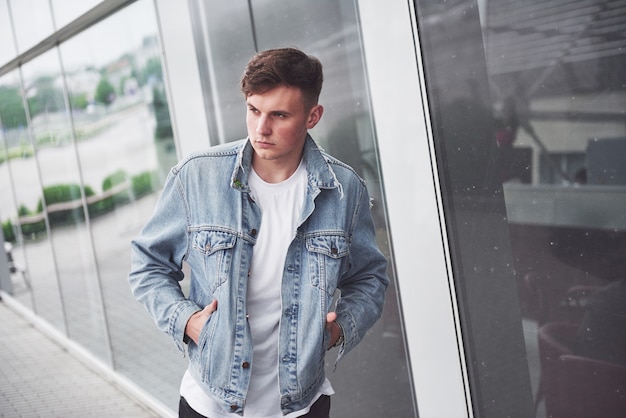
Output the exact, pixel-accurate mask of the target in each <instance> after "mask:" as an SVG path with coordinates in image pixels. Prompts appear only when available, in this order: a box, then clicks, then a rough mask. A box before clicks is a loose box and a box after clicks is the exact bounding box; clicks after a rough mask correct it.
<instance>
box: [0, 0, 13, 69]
mask: <svg viewBox="0 0 626 418" xmlns="http://www.w3.org/2000/svg"><path fill="white" fill-rule="evenodd" d="M0 39H2V43H1V44H0V66H1V65H3V64H4V63H6V62H7V61H9V60H11V59H12V58H13V57H14V56H15V39H14V38H13V30H12V27H11V20H10V16H9V4H8V0H0Z"/></svg>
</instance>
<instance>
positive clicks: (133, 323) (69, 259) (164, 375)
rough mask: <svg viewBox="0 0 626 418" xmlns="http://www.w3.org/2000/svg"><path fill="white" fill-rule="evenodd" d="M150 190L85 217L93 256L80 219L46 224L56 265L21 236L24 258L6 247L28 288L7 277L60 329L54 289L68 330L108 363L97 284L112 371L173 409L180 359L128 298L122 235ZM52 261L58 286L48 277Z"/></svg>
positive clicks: (151, 200)
mask: <svg viewBox="0 0 626 418" xmlns="http://www.w3.org/2000/svg"><path fill="white" fill-rule="evenodd" d="M156 197H157V194H153V195H150V196H146V197H144V198H142V199H140V200H138V201H136V202H134V203H132V204H129V205H125V206H121V207H118V208H116V210H115V211H114V212H112V213H109V214H107V215H104V216H102V217H100V218H97V219H95V220H93V221H92V222H91V228H92V239H93V244H94V246H95V252H96V258H97V263H94V262H93V261H91V260H93V256H92V254H91V251H90V248H91V243H90V241H89V236H88V234H87V232H88V231H87V228H86V224H78V225H74V226H70V227H63V228H54V229H53V230H52V236H51V242H52V245H53V247H52V248H53V252H54V256H55V260H56V265H55V264H54V263H53V258H52V252H51V248H50V242H49V241H40V242H29V243H27V244H26V245H25V250H26V258H27V259H26V260H23V259H22V258H21V255H22V254H23V252H22V251H21V248H16V249H15V250H14V252H15V255H16V261H19V262H20V264H22V265H24V264H26V265H28V273H29V276H30V278H31V282H32V287H33V295H30V294H28V293H27V292H25V289H24V287H23V286H22V285H21V284H20V281H21V278H20V277H18V276H16V275H14V276H13V278H14V281H15V287H16V288H18V289H20V288H21V289H22V292H21V293H19V294H16V295H15V297H16V298H17V299H18V300H19V301H20V302H22V303H23V304H25V305H27V306H30V305H31V303H30V300H31V296H32V298H33V299H34V301H35V304H36V312H37V314H38V315H39V316H41V317H42V318H44V319H46V320H47V321H48V322H50V323H51V324H53V325H54V326H55V328H58V329H59V330H63V329H64V325H63V312H62V305H61V296H62V300H63V301H64V303H63V307H64V310H65V315H66V318H67V328H68V334H69V337H70V338H71V339H72V340H74V341H76V342H78V343H79V344H81V345H82V346H84V347H85V348H87V349H88V350H89V351H90V352H92V353H93V354H95V355H96V357H98V358H99V359H100V360H102V361H104V362H105V363H108V362H109V355H108V353H107V350H106V347H107V341H106V337H105V328H104V325H105V322H104V317H103V313H102V309H101V308H100V306H101V304H100V298H99V297H98V294H99V291H100V290H99V288H101V289H102V295H103V298H104V305H105V307H106V321H107V323H108V327H109V330H110V339H111V346H112V350H113V353H114V354H113V356H114V364H115V370H116V371H117V372H119V373H121V374H122V375H124V376H125V377H127V378H129V379H130V380H131V381H133V382H135V383H136V384H137V385H139V386H140V387H142V388H143V389H144V390H146V391H147V392H149V393H150V394H151V395H152V396H154V397H155V398H156V399H158V400H159V401H160V402H162V403H164V404H165V405H166V406H168V407H169V408H171V409H172V410H176V408H177V404H178V385H179V383H180V378H181V377H182V374H183V372H184V369H185V367H186V360H185V359H183V358H182V356H181V355H180V353H179V352H178V351H177V350H176V349H175V347H174V345H173V343H171V341H170V339H169V337H167V336H165V335H164V334H161V333H160V332H159V331H158V330H157V328H156V326H155V325H154V324H153V323H152V321H151V319H150V318H149V317H148V315H147V314H146V312H145V310H144V309H143V307H142V306H141V305H140V304H139V303H137V302H135V300H134V299H133V298H132V295H131V293H130V288H129V286H128V282H127V275H128V271H129V263H130V245H129V244H130V240H131V238H133V237H134V236H135V235H136V234H137V233H138V232H139V230H140V229H141V227H142V226H143V223H144V222H145V221H146V217H147V216H148V215H149V214H150V213H151V212H152V208H153V206H154V204H155V199H156ZM147 214H148V215H147ZM24 261H26V263H24ZM96 266H97V270H96ZM55 268H56V270H57V271H58V274H59V277H60V283H59V284H60V289H61V290H60V291H59V286H58V284H57V282H56V280H54V278H53V277H54V269H55ZM96 271H97V272H98V273H99V276H100V286H99V285H98V283H97V280H96V277H97V274H98V273H96Z"/></svg>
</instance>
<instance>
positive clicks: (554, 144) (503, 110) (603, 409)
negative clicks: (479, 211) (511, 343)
mask: <svg viewBox="0 0 626 418" xmlns="http://www.w3.org/2000/svg"><path fill="white" fill-rule="evenodd" d="M487 6H488V7H487V8H486V16H485V19H484V24H483V34H484V37H485V45H486V58H487V69H488V75H489V82H490V86H491V91H492V92H493V95H492V103H493V108H494V109H496V113H495V114H496V117H497V119H496V120H497V121H498V122H500V125H499V127H500V131H499V132H503V131H505V132H506V135H505V136H506V138H507V141H506V142H504V143H502V144H500V148H499V150H501V151H502V154H503V155H504V154H506V155H507V156H508V158H509V159H510V160H509V161H511V162H512V164H510V167H516V168H518V170H519V168H522V167H523V168H522V169H523V170H525V171H529V172H530V175H525V176H524V177H525V178H524V181H520V180H519V175H518V174H519V173H517V172H514V171H512V172H506V173H503V175H505V177H503V178H502V180H504V181H505V184H504V196H505V201H506V209H507V213H508V216H509V224H510V234H511V245H512V249H513V256H514V262H515V269H516V273H517V278H518V284H519V287H520V301H521V306H522V315H523V319H522V320H523V323H524V329H525V331H526V339H527V349H528V353H529V366H530V367H531V372H532V375H533V377H534V378H535V379H534V381H533V383H534V386H535V388H536V391H535V393H536V399H535V401H536V402H538V403H539V414H538V416H570V417H577V416H594V415H602V416H617V415H615V414H618V415H621V414H623V413H624V411H625V410H626V403H624V401H623V396H622V400H621V403H620V401H619V396H618V395H617V394H616V390H617V389H618V387H619V384H620V383H619V382H620V380H621V387H622V388H623V383H624V381H626V282H625V281H626V278H625V277H626V276H624V271H625V268H626V260H625V258H624V254H625V253H624V250H625V249H626V220H625V218H624V207H626V125H625V124H624V109H626V73H625V72H624V68H625V66H626V50H625V49H624V47H625V46H626V35H625V32H624V28H625V27H626V7H624V3H623V2H619V1H609V0H600V1H593V2H579V3H571V2H559V1H554V0H553V1H538V0H534V1H528V2H525V3H524V6H523V7H520V5H517V4H514V3H510V2H505V1H490V2H489V3H488V4H487ZM522 155H523V157H522ZM503 164H508V162H507V161H503ZM566 354H568V355H574V356H577V357H567V356H566ZM596 360H600V361H601V362H602V363H600V362H596ZM620 376H621V377H620ZM616 379H617V380H616ZM539 382H541V383H539ZM583 399H584V400H583ZM618 411H621V413H620V412H618Z"/></svg>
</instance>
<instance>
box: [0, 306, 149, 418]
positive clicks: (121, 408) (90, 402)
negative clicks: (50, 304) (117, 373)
mask: <svg viewBox="0 0 626 418" xmlns="http://www.w3.org/2000/svg"><path fill="white" fill-rule="evenodd" d="M0 317H1V318H2V321H0V333H1V334H2V338H0V405H1V410H0V415H1V416H3V417H4V416H6V417H30V416H41V417H44V416H45V417H70V416H117V417H131V416H132V417H156V416H158V415H157V413H156V412H151V411H150V410H148V409H147V408H146V407H145V406H143V405H142V404H141V403H140V402H138V401H136V400H135V399H133V398H131V397H130V396H129V394H127V393H125V392H124V391H122V390H121V389H119V388H118V387H116V386H115V384H113V383H112V382H110V381H107V380H106V379H105V378H104V377H103V376H101V375H99V374H98V373H97V372H95V371H94V370H92V369H91V368H89V367H87V366H86V365H85V364H83V363H81V362H80V361H78V360H77V359H76V358H75V357H73V356H72V354H70V353H69V352H68V351H66V350H65V349H64V348H62V347H61V346H59V345H57V344H56V343H55V342H54V341H53V340H51V339H49V338H48V337H47V336H46V335H44V334H43V333H42V332H40V331H39V330H38V329H36V328H34V327H33V326H32V325H31V324H30V323H29V322H27V321H26V320H25V319H24V318H23V317H22V316H20V315H19V314H17V313H16V312H15V311H13V310H12V309H10V308H9V307H8V306H7V303H6V302H1V303H0Z"/></svg>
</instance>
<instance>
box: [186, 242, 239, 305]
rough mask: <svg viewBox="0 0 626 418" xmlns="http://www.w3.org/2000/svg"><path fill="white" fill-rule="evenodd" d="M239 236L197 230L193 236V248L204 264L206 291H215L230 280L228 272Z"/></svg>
mask: <svg viewBox="0 0 626 418" xmlns="http://www.w3.org/2000/svg"><path fill="white" fill-rule="evenodd" d="M236 243H237V236H236V235H234V234H231V233H228V232H223V231H211V230H202V231H197V232H195V234H194V237H193V248H194V250H195V252H196V254H195V256H196V257H197V258H199V260H198V262H199V263H200V264H201V265H202V266H203V267H202V268H203V270H204V275H205V278H206V280H205V281H204V282H205V283H206V285H208V288H206V287H205V286H206V285H203V286H202V287H205V291H208V293H209V294H211V293H213V292H214V291H215V289H217V287H218V286H220V285H221V284H223V283H224V282H226V280H228V272H229V271H230V268H231V264H232V262H233V252H234V251H235V244H236Z"/></svg>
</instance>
